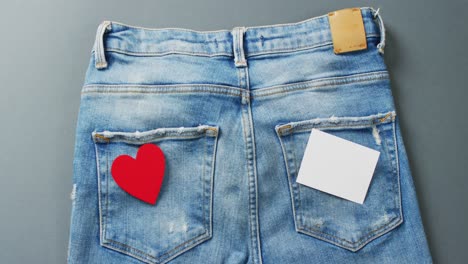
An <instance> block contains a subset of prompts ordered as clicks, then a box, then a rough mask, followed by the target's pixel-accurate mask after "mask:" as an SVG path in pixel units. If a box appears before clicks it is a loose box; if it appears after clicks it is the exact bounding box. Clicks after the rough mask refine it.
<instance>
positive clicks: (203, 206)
mask: <svg viewBox="0 0 468 264" xmlns="http://www.w3.org/2000/svg"><path fill="white" fill-rule="evenodd" d="M203 138H204V141H203V161H202V162H203V168H202V173H201V176H200V177H201V182H202V202H201V203H200V205H201V209H202V219H203V227H204V228H205V230H207V228H206V223H205V220H206V219H205V162H206V145H207V144H208V136H207V135H206V132H205V136H204V137H203Z"/></svg>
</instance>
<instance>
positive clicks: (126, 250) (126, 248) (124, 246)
mask: <svg viewBox="0 0 468 264" xmlns="http://www.w3.org/2000/svg"><path fill="white" fill-rule="evenodd" d="M210 128H216V130H217V127H208V128H207V129H210ZM204 131H205V132H204V134H205V135H203V134H201V137H203V136H204V137H205V138H206V139H207V140H209V135H207V134H206V130H204ZM172 132H174V131H172ZM184 132H185V133H192V134H193V133H199V132H197V131H184ZM169 133H170V132H169ZM174 133H177V132H174ZM101 134H102V133H101ZM101 134H99V132H96V134H95V136H98V135H101ZM93 138H94V139H95V140H97V137H93ZM184 138H186V137H184ZM195 138H198V137H195ZM213 138H214V139H213V140H215V139H216V138H217V133H216V135H215V136H213ZM106 142H107V144H109V141H108V140H106ZM113 142H119V141H116V140H113ZM95 146H96V145H95ZM204 146H205V147H204V148H205V149H206V144H205V145H204ZM106 153H107V154H108V152H107V151H106ZM213 158H214V157H213ZM106 160H107V168H108V167H109V166H108V163H109V157H108V155H107V158H106ZM203 160H204V161H205V160H206V151H204V159H203ZM204 168H205V165H203V174H204ZM107 170H108V169H107ZM106 179H107V184H106V187H107V193H108V192H109V191H108V188H109V183H108V177H107V178H106ZM202 184H204V182H203V181H202ZM203 186H204V185H203ZM204 191H205V190H204V187H203V192H204ZM203 196H204V195H203ZM106 197H108V196H106ZM107 205H108V199H107V202H106V211H108V207H107ZM202 213H203V219H205V217H204V213H205V212H204V208H203V210H202ZM205 220H206V219H205ZM205 220H204V225H205V228H206V221H205ZM104 230H105V229H104ZM209 237H210V233H208V232H207V229H205V232H203V233H201V234H200V235H198V236H196V237H194V238H192V239H190V240H188V241H186V242H184V243H182V244H179V245H177V246H176V247H174V248H172V249H171V250H169V251H167V252H166V253H164V254H162V255H160V256H159V257H156V256H152V255H149V254H148V253H145V252H144V251H142V250H139V249H136V248H134V247H132V246H129V245H127V244H123V243H121V242H118V241H115V240H113V239H108V238H106V236H105V231H104V237H103V239H105V240H106V241H107V242H102V243H101V244H102V245H106V244H109V243H114V244H118V245H120V247H121V248H120V252H122V253H124V254H128V255H131V256H133V257H137V256H135V254H140V255H141V256H140V258H141V257H144V256H147V257H148V258H150V260H148V259H147V258H145V259H146V260H148V261H151V260H154V261H156V262H159V261H160V260H161V259H163V258H164V256H166V255H169V254H171V253H172V252H174V251H177V250H179V248H180V247H182V246H184V245H186V244H189V243H191V242H192V241H194V240H197V239H200V241H197V242H198V243H197V242H193V244H192V246H193V247H194V246H197V245H199V244H201V243H202V242H203V241H204V240H203V239H204V238H209ZM114 247H115V245H114ZM190 248H191V247H188V248H185V249H184V250H181V251H180V252H178V254H181V253H183V252H185V251H187V250H188V249H190ZM113 249H115V248H113ZM129 249H130V251H129ZM132 251H133V252H132ZM178 254H176V255H178ZM176 255H175V256H176ZM175 256H171V257H169V258H173V257H175ZM137 258H138V257H137ZM140 258H138V259H140ZM163 261H164V260H163ZM161 263H163V262H161Z"/></svg>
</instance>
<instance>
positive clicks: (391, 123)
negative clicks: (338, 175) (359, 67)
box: [275, 111, 403, 252]
mask: <svg viewBox="0 0 468 264" xmlns="http://www.w3.org/2000/svg"><path fill="white" fill-rule="evenodd" d="M395 116H396V114H395V112H394V111H392V112H387V113H377V114H374V115H369V116H344V117H331V118H316V119H310V120H303V121H296V122H290V123H287V124H278V125H277V126H276V127H275V130H276V133H277V136H278V138H279V141H280V143H281V147H282V151H283V155H284V161H285V164H286V168H287V172H288V181H289V188H290V193H291V200H292V207H293V217H294V223H295V228H296V231H297V232H300V233H302V234H306V235H309V236H312V237H315V238H318V239H321V240H323V241H326V242H329V243H332V244H334V245H337V246H340V247H342V248H345V249H348V250H350V251H353V252H354V251H358V250H359V249H361V248H362V247H364V246H365V245H366V244H368V243H369V242H370V241H372V240H374V239H375V238H377V237H379V236H381V235H383V234H385V233H387V232H389V231H391V230H392V229H394V228H395V227H397V226H398V225H400V224H401V223H402V222H403V214H402V211H401V195H400V180H399V171H398V157H397V144H396V134H395ZM312 128H316V129H319V130H322V131H324V132H327V133H330V134H332V135H335V136H338V137H341V138H343V139H346V140H349V141H352V142H355V143H357V144H360V145H363V146H366V147H369V148H372V149H375V150H377V151H379V152H380V156H379V159H378V161H377V165H376V168H375V171H374V174H373V177H372V180H371V183H370V186H369V189H368V192H367V195H366V198H365V200H364V203H363V204H358V203H354V202H351V201H348V200H345V199H343V198H340V197H337V196H333V195H331V194H328V193H325V192H322V191H319V190H316V189H313V188H311V187H308V186H305V185H302V184H300V183H296V178H297V173H298V171H299V168H300V164H301V161H302V158H303V156H304V151H305V148H306V145H307V141H308V139H309V135H310V132H311V130H312ZM311 147H313V146H311ZM336 166H339V164H336ZM349 175H350V177H352V172H351V171H350V172H349ZM336 184H340V183H339V182H337V183H336Z"/></svg>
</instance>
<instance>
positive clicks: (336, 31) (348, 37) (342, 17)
mask: <svg viewBox="0 0 468 264" xmlns="http://www.w3.org/2000/svg"><path fill="white" fill-rule="evenodd" d="M328 21H329V24H330V30H331V35H332V41H333V50H334V52H335V54H340V53H345V52H350V51H356V50H364V49H367V41H366V32H365V30H364V22H363V20H362V15H361V9H360V8H346V9H341V10H337V11H333V12H330V13H328Z"/></svg>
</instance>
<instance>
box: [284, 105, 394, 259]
mask: <svg viewBox="0 0 468 264" xmlns="http://www.w3.org/2000/svg"><path fill="white" fill-rule="evenodd" d="M389 115H390V116H391V118H390V119H389V118H388V117H389ZM368 117H369V118H368V120H367V119H365V118H363V119H361V120H358V121H356V122H368V123H369V124H368V125H369V126H372V124H376V125H384V124H387V123H391V124H392V125H393V129H392V130H393V134H394V135H395V133H396V130H395V125H394V124H395V118H396V113H395V111H390V112H387V113H382V114H376V115H371V116H368ZM342 118H350V117H342ZM351 118H352V117H351ZM328 120H329V119H326V118H324V120H323V122H327V121H328ZM308 121H309V120H306V121H305V122H308ZM346 121H351V122H352V119H348V120H344V122H346ZM298 122H301V121H298ZM290 125H291V124H290V123H288V124H283V125H280V126H277V128H276V130H277V132H278V131H281V129H282V128H283V127H287V126H290ZM301 125H302V126H308V125H314V124H313V123H299V124H296V126H294V125H293V126H292V127H291V128H290V129H291V130H290V131H288V132H287V133H288V134H289V136H290V137H291V138H292V135H293V134H294V133H297V132H303V131H301V130H297V127H301ZM361 125H362V124H361ZM349 126H351V127H355V126H358V125H349ZM349 126H339V128H347V127H349ZM369 126H367V127H369ZM329 127H333V128H335V127H336V126H329ZM302 130H304V129H302ZM306 130H310V129H306ZM277 134H278V133H277ZM282 135H284V134H282ZM278 136H279V138H280V143H281V144H282V139H281V136H280V135H279V134H278ZM394 137H395V136H394ZM387 140H388V139H387ZM385 142H386V141H385ZM394 143H395V144H396V140H394ZM292 144H293V143H292ZM282 148H283V153H285V149H284V146H283V144H282ZM387 152H388V151H387ZM389 154H390V153H389V152H388V155H389ZM389 158H390V156H389ZM285 161H286V160H285ZM294 162H296V158H294ZM286 165H287V166H286V168H287V171H288V174H289V169H288V167H289V165H288V164H286ZM295 166H296V168H297V165H295ZM391 167H393V168H394V166H393V165H391ZM296 170H297V169H296ZM396 175H397V177H398V186H397V187H398V191H399V196H401V192H400V183H399V181H400V177H399V173H397V174H396ZM288 178H289V177H288ZM290 188H291V183H290ZM299 195H300V194H299V193H298V198H299V199H300V196H299ZM398 200H399V201H400V206H398V204H395V206H397V207H399V209H400V214H399V215H397V216H395V217H394V218H392V219H391V220H390V221H388V222H387V223H385V224H383V225H381V226H379V227H377V228H376V229H374V230H372V231H370V232H369V233H367V234H366V235H364V236H363V237H362V238H361V239H360V240H358V241H356V242H354V243H353V242H351V241H348V240H346V239H344V238H340V237H337V236H335V235H332V234H328V233H324V232H322V231H321V230H319V229H316V228H314V227H313V226H309V225H305V224H302V223H301V222H300V225H301V227H300V228H296V229H297V230H298V231H301V232H304V233H307V234H308V235H312V236H315V235H313V234H314V233H317V234H318V235H319V236H320V237H318V238H320V239H326V237H329V238H332V240H329V239H326V240H327V241H329V242H332V243H333V244H336V245H340V246H343V247H345V248H347V249H351V250H356V251H357V250H358V249H360V248H362V247H363V246H364V245H366V244H367V242H370V241H372V240H374V239H375V238H377V237H379V236H380V235H383V234H386V233H387V231H390V230H392V229H393V228H394V227H396V226H398V225H399V224H400V223H402V221H403V214H402V211H401V210H402V206H401V199H400V197H398ZM293 211H294V212H295V210H294V209H293ZM295 215H296V216H297V217H299V219H301V218H300V214H296V212H295ZM395 220H398V221H396V222H395ZM298 221H299V220H298ZM393 222H394V223H393ZM379 231H381V232H380V233H379ZM310 232H312V233H310ZM379 234H380V235H379ZM336 240H338V241H336ZM339 241H343V242H345V243H348V244H350V245H359V244H361V243H362V242H363V241H365V242H364V244H363V245H362V246H360V247H358V248H357V249H356V247H349V246H347V245H345V244H344V243H343V242H339Z"/></svg>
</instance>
